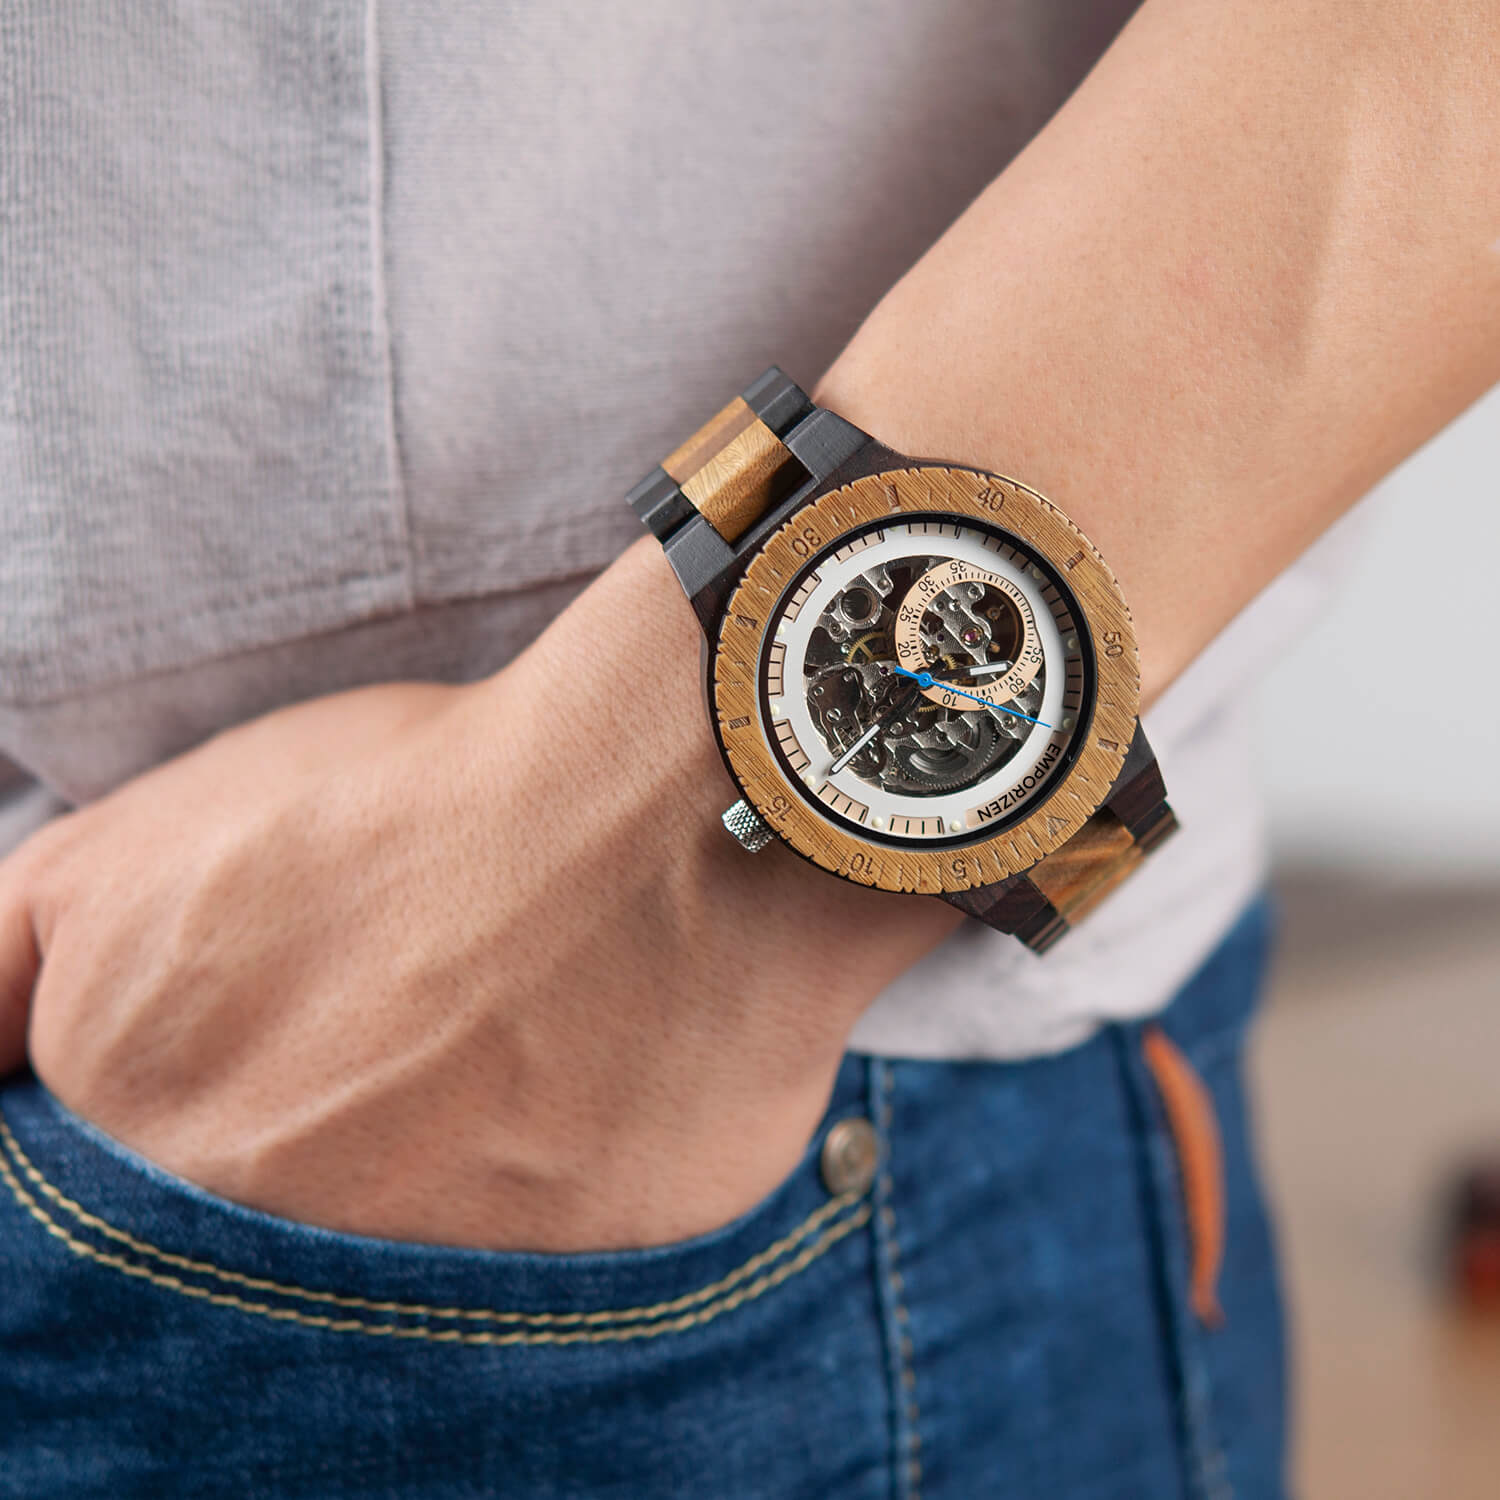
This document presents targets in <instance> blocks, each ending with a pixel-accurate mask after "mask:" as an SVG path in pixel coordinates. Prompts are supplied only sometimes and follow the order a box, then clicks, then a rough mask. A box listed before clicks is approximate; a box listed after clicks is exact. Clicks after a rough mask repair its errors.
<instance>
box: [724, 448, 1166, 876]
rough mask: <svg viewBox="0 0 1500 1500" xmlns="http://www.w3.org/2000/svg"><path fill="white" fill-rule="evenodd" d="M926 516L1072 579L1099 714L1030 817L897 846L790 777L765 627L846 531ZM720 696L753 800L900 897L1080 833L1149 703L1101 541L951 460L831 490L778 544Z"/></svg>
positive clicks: (737, 602) (826, 856) (1019, 864)
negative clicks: (980, 831)
mask: <svg viewBox="0 0 1500 1500" xmlns="http://www.w3.org/2000/svg"><path fill="white" fill-rule="evenodd" d="M924 513H925V514H927V515H929V516H940V517H947V518H951V519H953V520H955V521H959V520H974V521H978V522H980V523H983V525H984V527H985V529H987V530H994V529H995V528H998V529H999V530H1001V531H1003V532H1006V533H1009V534H1010V535H1011V536H1013V537H1014V538H1015V539H1016V540H1017V541H1018V542H1020V543H1021V544H1022V545H1023V546H1024V547H1026V548H1029V549H1030V550H1032V551H1033V552H1035V553H1037V554H1038V556H1039V557H1040V558H1041V559H1042V560H1043V561H1045V562H1046V563H1047V564H1048V565H1050V567H1051V568H1052V570H1053V571H1054V572H1055V573H1056V574H1057V576H1058V578H1059V579H1062V580H1064V581H1065V584H1066V588H1067V590H1068V591H1069V592H1071V594H1072V595H1073V597H1074V599H1075V600H1076V602H1077V604H1078V607H1079V610H1080V612H1081V614H1082V616H1083V622H1084V624H1085V626H1086V630H1087V634H1088V636H1089V637H1090V638H1091V639H1092V642H1093V647H1094V658H1095V661H1094V666H1095V683H1094V695H1093V698H1094V701H1093V712H1092V718H1091V720H1090V722H1089V723H1088V725H1087V726H1086V728H1085V729H1084V731H1083V732H1082V734H1081V735H1080V742H1079V743H1078V744H1077V745H1076V747H1074V748H1072V749H1071V750H1070V760H1071V765H1070V766H1068V767H1067V768H1065V769H1063V770H1061V771H1060V772H1059V773H1058V776H1057V778H1056V780H1055V782H1054V783H1053V784H1052V785H1050V786H1049V787H1047V788H1046V789H1044V790H1043V792H1042V793H1041V794H1040V795H1039V796H1038V798H1037V800H1036V802H1035V804H1034V805H1033V806H1031V807H1030V808H1028V809H1027V810H1025V812H1024V814H1023V815H1022V816H1021V817H1019V818H1017V819H1015V820H1013V821H1011V822H1009V823H1008V824H1006V825H1003V826H1001V827H1000V828H999V829H997V831H996V832H995V833H994V834H993V835H992V836H990V837H980V838H977V839H975V840H973V841H970V842H964V843H962V844H961V845H960V846H958V847H953V846H937V847H921V846H915V845H910V844H902V845H897V844H893V843H891V842H888V841H886V840H884V839H880V838H876V837H861V835H860V833H859V832H858V831H856V830H855V829H853V828H852V827H851V826H849V825H846V824H841V823H836V822H834V821H832V819H830V818H829V817H828V816H827V815H826V814H825V813H824V812H823V811H821V810H819V808H818V807H817V805H816V804H815V803H814V802H812V801H810V800H808V799H809V797H810V796H811V793H810V792H809V789H808V788H807V787H805V786H803V785H801V783H800V782H794V781H793V780H791V779H790V778H789V777H788V775H787V773H786V770H785V768H784V767H783V765H782V763H781V760H780V758H779V757H778V756H777V754H776V753H775V751H774V750H773V748H772V745H771V743H770V740H769V737H768V726H767V723H766V720H765V716H764V712H763V705H762V702H761V696H762V695H761V692H760V662H761V656H762V653H763V651H764V650H765V648H766V644H767V643H766V633H767V631H768V629H770V628H771V622H772V621H773V620H774V619H775V617H776V615H777V613H778V612H779V609H780V606H781V602H782V600H783V598H784V597H785V596H786V594H787V592H788V590H789V589H790V588H792V587H793V586H794V584H795V582H796V580H797V579H798V578H799V577H802V576H805V574H806V572H807V570H808V567H809V566H810V565H814V560H815V559H816V558H817V557H818V556H819V555H821V554H824V553H826V552H827V551H829V550H830V549H831V548H833V547H835V546H837V545H838V544H839V542H840V540H841V538H843V537H844V536H846V535H847V534H849V533H851V532H855V531H858V530H861V529H864V528H867V527H868V526H870V525H871V524H872V523H874V524H878V523H879V522H880V521H882V520H887V521H889V520H890V519H891V518H893V517H896V516H900V517H903V518H904V517H906V516H909V515H919V514H924ZM709 694H710V699H711V702H712V705H713V719H714V724H715V729H716V732H717V734H718V737H719V743H720V746H721V748H722V750H723V752H724V758H725V761H726V763H727V765H728V766H729V769H730V771H731V773H732V774H733V776H734V778H735V780H736V781H737V782H738V783H739V785H740V788H741V790H742V791H743V793H744V795H745V796H746V798H747V799H748V800H749V801H750V802H751V804H752V805H753V806H754V807H755V808H756V810H757V811H758V812H759V813H760V815H761V817H763V818H764V819H765V820H766V821H767V822H768V823H769V824H770V825H771V826H772V827H773V828H775V829H776V831H777V832H778V833H779V834H780V835H781V836H782V838H784V839H785V840H786V842H787V843H789V844H790V845H791V846H792V848H793V849H795V850H796V851H797V852H798V853H799V854H801V855H803V856H804V857H805V858H807V859H810V860H812V861H813V863H815V864H817V865H820V866H822V867H823V868H824V869H826V870H830V871H832V872H833V873H834V874H837V875H842V876H844V877H845V878H846V879H850V880H854V881H857V882H859V883H860V884H862V885H872V886H877V887H879V888H880V889H882V890H889V891H924V892H929V893H933V894H936V893H938V892H941V891H962V890H971V889H974V888H975V887H977V886H982V885H989V884H991V883H992V882H994V881H997V880H1004V879H1005V878H1006V877H1007V876H1010V875H1015V874H1019V873H1020V872H1021V871H1023V870H1026V869H1029V868H1030V867H1031V866H1032V865H1034V864H1035V863H1036V862H1037V861H1038V860H1039V859H1042V858H1043V857H1045V856H1046V855H1048V854H1050V853H1051V852H1052V851H1053V850H1054V849H1057V848H1059V847H1060V846H1061V845H1063V844H1065V843H1066V842H1067V841H1068V840H1069V839H1070V838H1072V837H1073V835H1074V834H1076V833H1077V832H1078V831H1079V830H1080V829H1081V828H1082V827H1083V825H1084V823H1085V822H1087V820H1088V819H1089V817H1091V816H1092V815H1093V813H1094V812H1095V811H1097V809H1098V807H1099V805H1100V804H1101V803H1102V802H1103V800H1104V798H1105V797H1106V796H1107V795H1108V792H1109V789H1110V787H1111V786H1112V785H1113V783H1114V780H1115V777H1116V776H1117V775H1118V774H1119V770H1120V767H1121V765H1122V764H1123V762H1124V759H1125V754H1126V751H1127V750H1128V748H1129V746H1130V741H1131V737H1132V736H1133V734H1134V733H1135V724H1136V717H1137V714H1138V712H1139V706H1140V666H1139V659H1138V656H1137V652H1136V643H1135V632H1134V629H1133V627H1132V625H1131V620H1130V612H1129V610H1128V609H1127V608H1126V606H1125V601H1124V598H1123V597H1122V596H1121V593H1120V589H1119V585H1118V584H1117V583H1116V582H1115V579H1114V575H1113V574H1112V573H1111V572H1110V570H1109V568H1108V566H1107V565H1106V563H1105V562H1104V559H1103V558H1102V557H1100V555H1099V553H1098V552H1097V551H1096V550H1095V549H1094V547H1093V546H1092V544H1091V543H1090V542H1089V541H1088V539H1087V538H1086V537H1085V536H1084V535H1083V533H1082V532H1080V531H1079V530H1078V528H1077V527H1076V526H1074V525H1073V523H1072V522H1071V521H1069V520H1068V519H1067V517H1066V516H1064V515H1063V514H1062V512H1061V511H1059V510H1058V509H1057V508H1056V507H1055V506H1053V505H1052V504H1051V503H1050V502H1049V501H1047V500H1045V499H1043V497H1042V496H1040V495H1038V494H1037V493H1036V492H1035V491H1034V490H1029V489H1027V488H1026V486H1025V485H1022V484H1019V483H1018V482H1017V481H1015V480H1013V479H1006V478H1004V477H1002V476H1000V475H996V474H986V473H983V472H981V471H978V470H972V469H957V468H947V467H925V466H924V467H920V468H911V469H891V470H886V471H884V472H882V473H879V474H871V475H867V476H865V477H863V478H860V479H856V480H853V481H851V482H850V483H849V484H846V485H844V486H842V487H841V488H839V489H836V490H831V491H829V492H828V493H827V494H825V495H820V496H819V497H818V498H817V499H816V500H814V501H812V502H811V503H810V504H809V505H807V506H805V507H804V508H803V509H801V510H799V511H798V512H797V513H796V515H794V516H793V517H792V518H791V519H790V520H788V521H787V522H786V523H785V524H784V525H782V526H781V527H780V528H779V529H778V530H777V531H775V532H774V533H773V534H772V535H771V536H770V537H769V538H767V540H766V542H765V544H764V546H763V547H762V548H761V550H760V551H759V552H758V553H757V554H756V555H755V556H754V557H753V558H752V559H751V561H750V563H749V565H748V566H747V568H746V570H745V573H744V575H743V577H742V578H741V580H740V582H739V584H738V585H737V586H736V588H735V590H734V593H733V594H732V595H731V596H730V599H729V602H728V604H727V606H726V607H725V610H724V613H723V616H722V617H721V620H720V626H719V634H718V639H717V641H716V642H715V646H714V650H713V652H712V654H711V657H710V662H709Z"/></svg>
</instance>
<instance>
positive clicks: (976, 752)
mask: <svg viewBox="0 0 1500 1500" xmlns="http://www.w3.org/2000/svg"><path fill="white" fill-rule="evenodd" d="M629 498H630V503H631V505H632V506H633V507H634V509H635V511H636V513H637V515H639V516H640V518H641V519H642V521H644V522H645V523H646V525H647V526H649V527H650V528H651V530H652V532H653V533H654V534H655V535H656V537H657V538H658V540H659V541H660V542H661V543H662V546H663V547H664V548H665V550H666V555H667V558H668V559H669V561H670V562H671V564H672V567H673V568H674V570H675V571H676V573H677V577H678V579H679V580H680V581H681V583H682V587H683V589H684V591H685V592H686V593H687V596H688V599H689V600H690V601H691V602H692V606H693V609H694V610H695V611H696V613H697V616H698V619H699V621H700V623H701V624H702V626H703V631H704V636H705V639H706V642H707V652H706V663H707V673H708V701H709V709H710V718H711V720H712V722H713V726H714V731H715V733H716V735H717V736H718V741H719V746H720V749H721V750H722V752H723V755H724V762H725V764H726V766H727V767H728V768H729V774H730V776H731V777H733V779H734V781H735V783H736V785H737V786H738V787H739V788H740V790H741V792H742V793H743V797H742V799H741V800H740V801H739V802H737V803H735V805H734V806H733V807H731V808H730V809H729V810H728V811H727V812H726V813H725V814H724V823H725V826H726V827H727V828H728V829H729V831H730V832H731V833H732V834H733V835H734V836H735V837H736V838H737V839H738V840H739V841H740V842H741V843H742V844H743V845H744V846H745V847H746V848H747V849H749V850H751V851H752V852H753V851H755V850H758V849H760V848H763V847H764V846H765V845H766V844H767V843H769V842H770V841H771V839H772V838H773V837H775V838H780V839H782V840H783V841H784V842H785V843H787V844H788V845H790V846H791V848H792V849H794V850H795V851H796V852H797V853H798V854H800V855H802V856H803V857H804V858H806V859H809V860H811V861H812V862H813V863H815V864H817V865H821V866H822V867H823V868H824V869H826V870H828V871H830V872H831V873H833V874H835V875H839V876H842V877H843V878H844V879H846V880H853V881H858V882H859V883H860V884H862V885H871V886H878V887H879V888H881V889H882V890H888V891H910V892H916V893H922V894H928V895H933V896H939V897H941V898H942V899H944V900H946V901H949V902H951V903H952V904H953V905H954V906H957V907H959V908H960V909H961V910H962V911H965V912H967V913H968V914H969V915H970V916H973V917H977V918H978V919H979V920H980V921H982V922H985V923H987V924H988V925H989V926H991V927H994V928H997V929H999V930H1000V931H1002V932H1008V933H1013V934H1015V936H1017V937H1018V938H1020V939H1021V941H1022V942H1023V943H1025V944H1026V946H1027V947H1029V948H1031V949H1033V950H1034V951H1036V952H1038V953H1041V952H1044V951H1045V950H1046V949H1047V948H1049V947H1050V946H1051V945H1052V944H1053V943H1054V942H1056V941H1057V939H1058V938H1059V937H1061V936H1062V934H1063V933H1065V932H1067V931H1068V929H1069V928H1070V927H1071V926H1072V925H1073V924H1075V923H1076V922H1078V921H1079V920H1080V919H1081V918H1082V917H1083V916H1085V915H1086V914H1087V913H1088V912H1089V911H1090V910H1091V909H1092V908H1093V907H1094V906H1095V905H1096V904H1097V903H1098V902H1099V901H1101V900H1102V899H1103V898H1104V897H1105V896H1106V895H1108V894H1109V892H1110V891H1112V890H1114V889H1115V888H1116V887H1117V886H1118V885H1119V884H1120V883H1121V882H1122V881H1123V880H1124V879H1125V878H1126V877H1127V876H1128V875H1129V874H1130V873H1131V871H1132V870H1134V869H1135V867H1136V866H1137V865H1138V864H1139V863H1140V861H1141V859H1142V857H1143V856H1144V855H1146V854H1147V853H1149V852H1150V851H1151V850H1152V849H1154V848H1155V847H1156V846H1157V845H1158V844H1159V843H1161V842H1162V840H1163V839H1165V838H1166V837H1167V836H1168V835H1169V834H1170V833H1171V832H1172V830H1173V829H1174V828H1175V827H1176V826H1177V823H1176V819H1175V818H1174V817H1173V814H1172V810H1171V808H1170V807H1169V806H1168V805H1167V802H1166V789H1165V788H1164V786H1163V785H1162V779H1161V774H1160V772H1159V771H1158V769H1157V765H1156V757H1155V756H1154V755H1153V754H1152V753H1151V748H1150V746H1149V745H1148V744H1147V743H1146V737H1145V735H1144V733H1143V732H1142V730H1141V725H1140V719H1139V703H1140V669H1139V661H1138V658H1137V654H1136V644H1135V634H1134V631H1133V629H1132V627H1131V621H1130V612H1129V610H1128V609H1127V608H1126V606H1125V601H1124V598H1123V597H1122V596H1121V594H1120V589H1119V585H1118V584H1117V583H1116V582H1115V579H1114V576H1113V575H1112V574H1111V572H1110V571H1109V568H1108V567H1107V566H1106V564H1105V562H1104V559H1103V558H1102V557H1100V555H1099V553H1098V552H1097V551H1096V550H1095V548H1094V547H1093V546H1092V545H1091V544H1090V542H1089V540H1088V538H1087V537H1085V536H1084V535H1083V534H1082V533H1081V532H1080V531H1079V530H1078V529H1077V527H1075V526H1074V525H1073V524H1072V522H1071V521H1069V520H1068V518H1067V517H1066V516H1064V515H1063V514H1062V512H1061V511H1059V510H1058V509H1057V508H1056V507H1055V506H1054V505H1052V504H1051V503H1050V502H1049V501H1047V500H1045V499H1043V498H1042V496H1040V495H1038V494H1037V493H1036V492H1035V491H1033V490H1029V489H1027V488H1026V486H1025V485H1023V484H1019V483H1017V482H1016V481H1015V480H1013V479H1006V478H1004V477H1002V476H1001V475H998V474H990V473H986V472H984V471H982V470H978V469H972V468H968V467H964V466H961V465H957V464H948V463H939V462H933V461H930V460H916V459H910V458H905V457H903V456H902V455H900V454H898V453H894V452H892V451H891V450H890V449H888V448H886V447H883V446H882V445H881V444H880V443H879V442H877V441H876V440H875V439H874V438H871V437H870V436H869V435H868V434H866V433H864V432H861V431H860V430H859V429H858V428H857V427H854V426H853V425H852V424H850V423H849V422H846V421H845V420H843V418H841V417H839V416H837V415H835V414H834V413H833V412H830V411H825V410H822V409H821V408H819V407H817V406H814V405H813V403H812V402H811V401H810V400H809V399H808V397H807V396H806V394H805V393H804V392H803V391H801V390H800V389H799V388H798V387H797V386H796V385H795V384H793V382H792V381H791V380H789V379H788V378H787V377H786V376H785V375H783V374H782V373H781V371H780V370H776V369H772V370H769V371H767V372H766V374H764V375H762V376H761V377H760V379H759V380H757V381H756V382H755V383H754V384H753V385H752V386H751V387H750V388H749V389H748V390H747V391H746V392H745V394H744V395H743V396H742V397H737V398H736V399H735V400H733V401H731V402H730V403H729V405H728V406H726V407H725V408H724V409H723V411H721V412H720V413H719V414H718V415H717V416H716V417H714V418H713V419H712V420H711V421H709V422H708V423H707V424H706V425H705V426H704V427H702V428H701V429H700V430H699V431H698V432H696V433H694V434H693V436H692V437H691V438H689V439H688V440H687V442H685V443H684V444H683V445H682V446H681V447H680V448H678V449H677V450H676V451H675V452H673V453H671V454H670V455H668V457H667V458H666V459H665V460H663V462H662V464H661V467H660V468H658V469H655V470H653V472H652V473H651V474H649V475H647V477H646V478H645V479H643V480H642V481H641V483H640V484H639V485H637V486H636V488H635V489H634V490H632V491H631V493H630V497H629Z"/></svg>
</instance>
